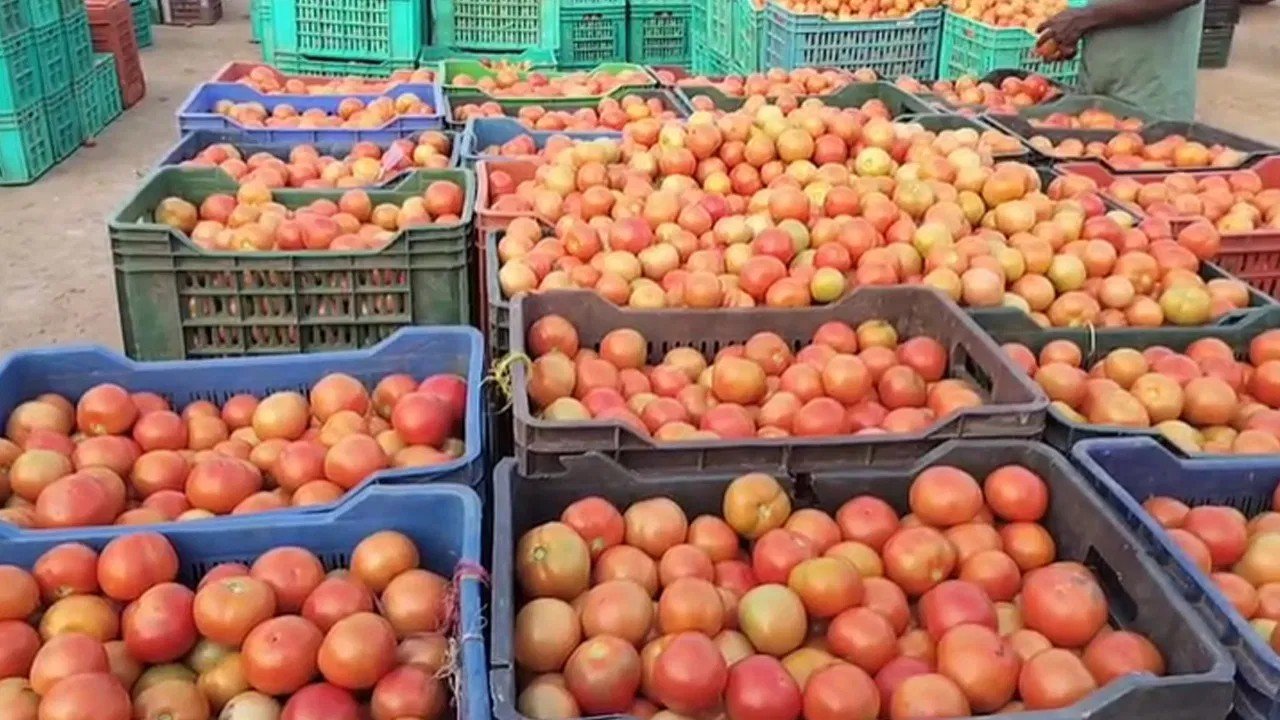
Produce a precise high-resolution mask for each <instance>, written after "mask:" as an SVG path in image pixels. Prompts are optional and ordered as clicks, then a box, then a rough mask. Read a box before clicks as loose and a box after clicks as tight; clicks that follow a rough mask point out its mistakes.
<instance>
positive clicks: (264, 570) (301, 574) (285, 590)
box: [249, 547, 324, 613]
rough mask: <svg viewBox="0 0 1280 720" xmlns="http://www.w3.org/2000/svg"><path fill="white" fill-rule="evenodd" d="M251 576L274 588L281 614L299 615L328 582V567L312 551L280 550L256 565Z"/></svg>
mask: <svg viewBox="0 0 1280 720" xmlns="http://www.w3.org/2000/svg"><path fill="white" fill-rule="evenodd" d="M249 574H250V575H252V576H253V577H255V578H257V579H259V580H261V581H263V582H265V583H266V584H268V585H270V586H271V589H272V590H273V591H274V592H275V595H276V608H277V609H278V610H279V611H280V612H282V613H296V612H298V611H299V610H301V609H302V604H303V603H304V602H306V600H307V596H308V595H310V594H311V591H313V590H315V589H316V587H317V586H318V585H319V584H320V583H321V582H322V581H323V580H324V566H323V565H321V564H320V561H319V560H318V559H317V558H316V556H315V555H313V554H311V551H310V550H306V549H304V548H300V547H278V548H275V549H272V550H268V551H267V552H265V553H263V554H262V556H261V557H259V558H258V559H257V560H256V561H254V563H253V567H252V568H250V569H249Z"/></svg>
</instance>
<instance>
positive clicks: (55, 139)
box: [44, 87, 84, 162]
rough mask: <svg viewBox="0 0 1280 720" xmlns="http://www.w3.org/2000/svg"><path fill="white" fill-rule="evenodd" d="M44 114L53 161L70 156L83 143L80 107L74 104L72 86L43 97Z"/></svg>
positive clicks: (74, 96) (59, 160)
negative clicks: (47, 124) (47, 125)
mask: <svg viewBox="0 0 1280 720" xmlns="http://www.w3.org/2000/svg"><path fill="white" fill-rule="evenodd" d="M44 116H45V120H46V121H47V122H48V123H49V142H50V143H51V144H52V146H53V157H54V162H61V161H62V160H64V159H66V158H67V157H70V155H71V154H72V153H74V152H75V151H76V150H77V149H79V148H80V146H81V145H83V144H84V129H83V128H82V127H81V126H80V107H79V106H78V105H76V93H75V89H74V88H72V87H67V89H65V90H62V91H61V92H58V93H54V94H53V95H46V96H45V98H44Z"/></svg>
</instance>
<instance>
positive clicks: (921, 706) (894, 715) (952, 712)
mask: <svg viewBox="0 0 1280 720" xmlns="http://www.w3.org/2000/svg"><path fill="white" fill-rule="evenodd" d="M969 715H970V708H969V701H968V700H967V699H965V696H964V692H962V691H961V690H960V687H959V686H958V685H956V684H955V683H954V682H952V681H951V680H950V679H949V678H947V676H945V675H939V674H937V673H926V674H924V675H913V676H911V677H909V678H907V679H906V680H903V681H902V682H901V683H900V684H899V685H898V689H897V690H895V691H894V693H893V702H892V704H890V705H889V718H890V720H916V718H959V717H968V716H969Z"/></svg>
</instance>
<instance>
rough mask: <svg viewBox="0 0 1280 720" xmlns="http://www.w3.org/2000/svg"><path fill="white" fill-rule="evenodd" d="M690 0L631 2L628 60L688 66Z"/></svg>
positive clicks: (628, 16) (689, 54)
mask: <svg viewBox="0 0 1280 720" xmlns="http://www.w3.org/2000/svg"><path fill="white" fill-rule="evenodd" d="M690 13H691V8H690V3H689V2H688V0H684V1H683V2H682V1H681V0H675V2H648V1H647V0H641V1H639V2H637V1H635V0H633V1H632V2H629V3H628V4H627V32H628V34H629V37H628V39H627V59H628V60H630V61H631V62H634V63H640V64H642V65H688V64H689V61H690V60H691V59H692V53H691V49H692V47H693V33H692V30H691V26H692V24H693V23H692V22H691V19H690Z"/></svg>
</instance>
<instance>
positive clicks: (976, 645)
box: [938, 624, 1022, 713]
mask: <svg viewBox="0 0 1280 720" xmlns="http://www.w3.org/2000/svg"><path fill="white" fill-rule="evenodd" d="M1021 664H1022V663H1021V661H1020V660H1019V659H1018V655H1017V653H1015V652H1014V650H1013V648H1012V647H1011V646H1010V645H1009V643H1008V642H1007V641H1006V640H1004V639H1003V638H1001V637H1000V636H999V635H997V634H996V632H995V630H992V629H990V628H987V627H983V626H981V625H972V624H969V625H958V626H956V627H954V628H952V629H951V630H949V631H947V634H945V635H943V636H942V639H941V640H939V641H938V672H939V673H941V674H943V675H945V676H947V677H948V678H950V679H951V681H952V682H954V683H955V684H956V685H957V686H959V687H960V690H961V691H962V692H964V694H965V697H966V698H968V700H969V705H970V706H971V707H972V708H973V709H974V710H975V711H977V712H983V713H987V712H995V711H996V710H999V709H1000V708H1002V707H1004V706H1005V705H1006V704H1007V703H1008V702H1009V701H1010V700H1012V699H1013V694H1014V692H1015V691H1016V690H1017V689H1018V670H1019V668H1020V667H1021Z"/></svg>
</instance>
